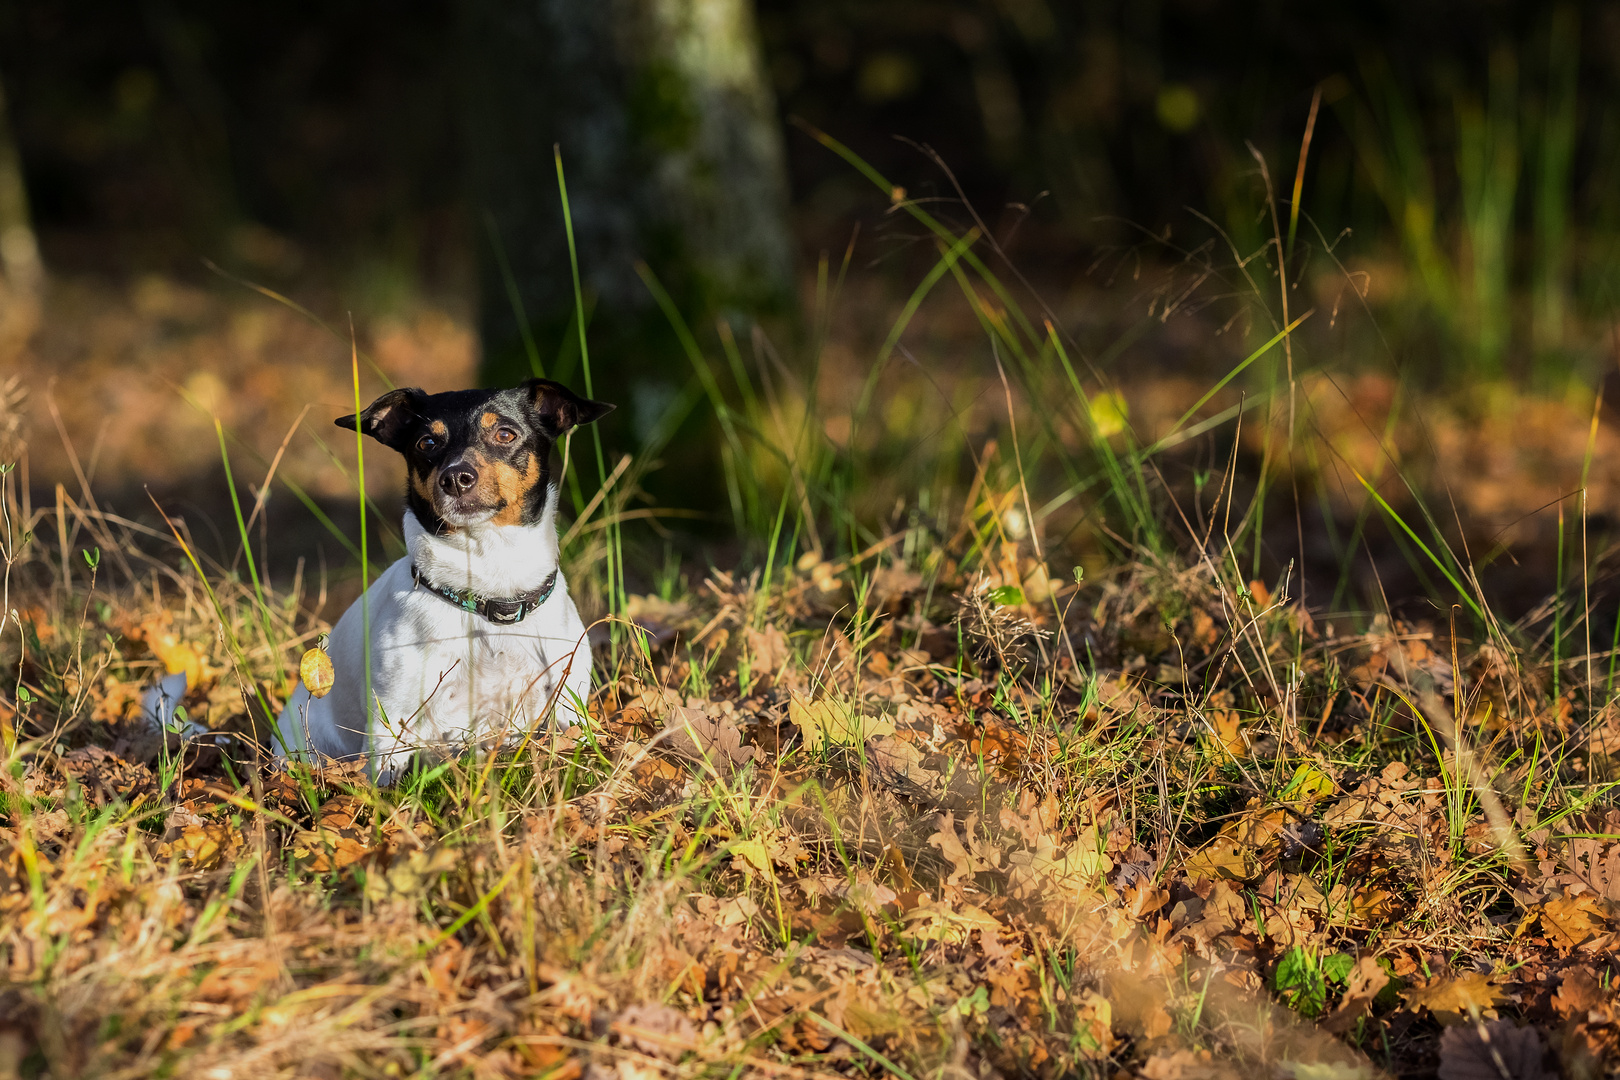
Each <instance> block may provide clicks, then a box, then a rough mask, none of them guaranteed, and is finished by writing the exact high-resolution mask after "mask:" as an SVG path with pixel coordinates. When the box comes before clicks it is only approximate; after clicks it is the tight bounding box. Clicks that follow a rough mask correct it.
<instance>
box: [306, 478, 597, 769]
mask: <svg viewBox="0 0 1620 1080" xmlns="http://www.w3.org/2000/svg"><path fill="white" fill-rule="evenodd" d="M556 509H557V488H556V487H555V486H552V487H551V489H550V490H549V491H548V492H547V498H546V510H545V513H544V514H543V515H542V516H541V519H540V521H539V522H538V523H536V524H534V525H528V526H521V525H507V526H496V525H488V524H485V525H476V526H470V527H468V528H464V529H459V530H457V531H456V532H455V533H454V534H452V535H450V536H434V535H433V534H431V533H429V532H428V531H427V530H426V529H424V528H423V527H422V525H421V523H420V522H419V521H417V520H416V515H414V514H413V513H411V512H410V511H408V510H407V511H406V513H405V543H406V547H407V549H408V550H409V552H410V554H409V555H408V556H407V557H406V558H403V559H401V560H399V561H398V562H396V563H394V565H392V566H390V567H389V568H388V569H387V570H386V571H384V572H383V574H382V576H381V577H379V578H378V579H377V580H376V581H375V582H374V583H373V584H372V585H371V587H370V588H369V589H367V590H366V594H365V596H364V597H363V598H362V600H363V601H364V603H365V604H366V606H367V607H368V608H369V609H370V622H371V692H372V697H373V699H374V700H373V707H372V709H371V710H370V716H369V717H368V715H367V709H366V708H365V704H364V698H365V674H364V664H365V660H364V656H365V641H364V637H363V634H364V630H363V620H362V619H361V614H360V603H361V601H356V602H355V603H354V604H353V605H351V606H350V608H349V610H348V611H346V612H344V613H343V617H342V618H341V619H339V620H338V623H337V625H336V626H334V627H333V628H332V635H331V637H330V639H329V640H328V642H327V651H328V652H329V653H330V655H331V657H332V666H333V668H334V669H335V671H336V676H337V678H336V682H335V683H334V685H333V687H332V692H331V693H330V694H328V695H327V696H326V697H323V698H311V697H310V696H309V693H308V691H307V690H305V689H304V687H303V686H299V687H298V689H297V690H296V691H295V692H294V693H293V695H292V697H291V698H290V699H289V700H288V702H287V707H286V708H285V709H283V710H282V714H281V719H280V721H279V722H278V724H277V734H278V736H279V739H280V743H281V745H279V746H278V747H277V748H276V750H277V752H278V753H279V754H282V755H283V756H294V757H302V758H306V759H309V758H313V757H315V756H317V755H320V756H325V757H329V758H335V759H338V760H352V759H354V758H358V757H362V756H364V757H366V758H368V761H369V767H370V770H371V772H372V774H373V775H374V776H375V777H376V778H377V779H378V780H379V782H384V783H386V782H388V781H389V780H390V779H392V777H393V774H394V773H395V771H396V770H397V769H399V768H400V767H402V766H403V765H405V763H406V762H407V761H408V760H409V758H410V755H411V753H412V752H414V751H415V749H416V748H418V747H421V746H431V745H435V744H458V743H464V742H466V741H468V740H469V739H477V740H480V741H483V740H486V739H490V738H493V737H501V736H504V737H506V738H509V739H510V738H517V737H521V736H522V735H523V734H524V733H525V732H527V731H528V730H529V729H530V728H532V727H534V726H535V725H536V724H537V723H540V722H542V721H544V720H546V719H547V716H548V713H549V715H550V719H551V722H552V723H554V724H555V725H556V726H558V727H569V726H572V725H574V724H580V723H584V722H585V717H584V715H583V712H582V710H583V707H584V701H585V699H586V698H587V697H588V696H589V694H590V689H591V652H590V645H589V643H588V642H587V641H586V638H585V626H584V623H583V622H582V621H581V620H580V617H579V611H578V609H577V608H575V606H574V601H573V598H572V597H570V596H569V595H568V586H567V582H566V581H565V580H564V579H563V576H562V575H561V574H560V573H559V574H558V576H557V584H556V587H555V588H554V589H553V591H552V594H551V596H550V597H549V598H548V599H547V600H546V602H545V603H544V604H542V605H540V607H539V608H538V609H536V610H535V611H533V612H531V613H530V614H529V615H528V616H527V617H526V618H525V619H524V620H523V621H522V622H519V623H513V624H508V625H500V624H496V623H492V622H490V621H488V620H487V619H484V618H483V617H481V616H479V615H475V614H473V613H471V612H466V611H462V610H460V609H458V608H456V607H455V606H454V605H453V604H450V603H447V602H445V601H444V600H443V599H441V598H440V597H438V596H435V595H434V594H432V593H430V592H428V591H426V590H424V589H418V588H416V587H415V583H414V581H413V580H412V578H411V564H412V562H413V561H414V562H415V564H416V567H417V569H418V570H420V571H421V572H422V573H423V574H424V575H425V576H426V577H428V578H429V579H431V580H432V581H434V582H435V583H437V584H442V585H446V586H448V587H450V588H455V589H472V590H474V591H476V592H478V593H481V594H482V595H485V596H515V595H517V594H519V593H523V592H527V591H529V590H531V589H536V588H539V587H540V585H541V584H543V583H544V581H545V579H546V578H547V577H548V576H549V575H550V574H551V572H552V571H553V570H554V569H556V568H557V524H556Z"/></svg>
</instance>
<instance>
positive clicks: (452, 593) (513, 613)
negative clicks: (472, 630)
mask: <svg viewBox="0 0 1620 1080" xmlns="http://www.w3.org/2000/svg"><path fill="white" fill-rule="evenodd" d="M411 580H412V581H414V582H415V583H416V584H417V585H419V586H421V587H422V588H424V589H426V590H427V591H428V592H430V593H432V594H433V595H434V596H437V597H438V598H439V599H441V600H443V601H445V602H446V603H450V604H454V605H455V606H456V607H458V608H460V609H461V610H463V611H470V612H472V613H473V614H474V615H482V616H483V617H484V618H486V619H488V620H489V621H490V622H492V623H500V624H501V625H503V626H504V625H509V624H511V623H518V622H522V621H523V618H524V616H526V615H528V614H530V613H531V612H533V611H534V610H535V609H536V608H538V607H539V606H540V605H541V604H543V603H545V602H546V599H547V597H549V596H550V595H551V591H552V590H553V589H555V588H556V587H557V571H555V570H553V571H552V572H551V574H550V576H548V577H547V578H546V580H545V581H542V582H541V583H540V587H539V588H538V589H532V590H530V591H529V592H526V593H519V594H518V595H517V596H479V595H478V594H477V593H475V592H473V591H472V590H471V589H452V588H449V587H448V586H445V585H435V584H433V582H431V581H429V580H428V579H427V578H426V577H424V576H423V575H422V571H420V570H418V569H417V568H416V564H415V563H412V564H411Z"/></svg>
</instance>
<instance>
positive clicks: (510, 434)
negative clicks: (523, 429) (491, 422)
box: [495, 427, 518, 446]
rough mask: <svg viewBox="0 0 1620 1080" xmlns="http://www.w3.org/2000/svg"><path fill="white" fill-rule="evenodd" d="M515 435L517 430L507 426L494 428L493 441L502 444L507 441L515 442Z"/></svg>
mask: <svg viewBox="0 0 1620 1080" xmlns="http://www.w3.org/2000/svg"><path fill="white" fill-rule="evenodd" d="M517 437H518V436H517V432H515V431H513V430H512V429H511V428H509V427H503V428H496V429H495V441H496V442H498V443H500V444H502V445H503V446H504V445H505V444H507V443H511V442H516V441H517Z"/></svg>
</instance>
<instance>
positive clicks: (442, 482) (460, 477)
mask: <svg viewBox="0 0 1620 1080" xmlns="http://www.w3.org/2000/svg"><path fill="white" fill-rule="evenodd" d="M476 483H478V473H477V471H475V470H474V469H473V467H472V466H471V465H465V464H462V463H461V462H457V463H456V464H454V465H447V466H445V468H444V471H443V472H441V473H439V487H441V488H443V489H444V493H445V494H446V495H460V494H462V493H463V492H465V491H468V490H470V489H471V488H472V486H473V485H474V484H476Z"/></svg>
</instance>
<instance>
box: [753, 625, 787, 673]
mask: <svg viewBox="0 0 1620 1080" xmlns="http://www.w3.org/2000/svg"><path fill="white" fill-rule="evenodd" d="M743 641H744V642H745V643H746V645H747V648H748V662H749V667H750V670H751V671H752V672H753V674H754V676H755V677H756V678H758V677H759V676H762V675H775V674H776V673H777V672H778V671H781V670H782V665H784V664H786V663H787V662H788V661H789V660H791V659H793V647H792V646H791V645H789V644H788V639H787V636H786V635H785V634H783V633H782V631H780V630H778V629H777V628H776V627H774V626H770V625H766V626H765V627H764V628H763V629H760V630H755V629H753V628H752V627H750V628H748V629H747V630H744V631H743Z"/></svg>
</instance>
